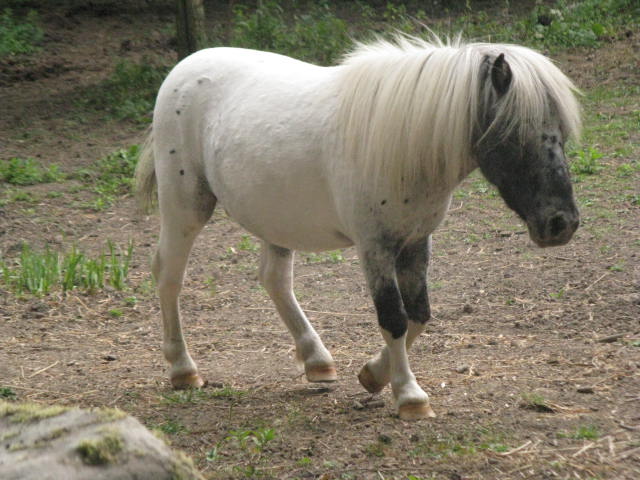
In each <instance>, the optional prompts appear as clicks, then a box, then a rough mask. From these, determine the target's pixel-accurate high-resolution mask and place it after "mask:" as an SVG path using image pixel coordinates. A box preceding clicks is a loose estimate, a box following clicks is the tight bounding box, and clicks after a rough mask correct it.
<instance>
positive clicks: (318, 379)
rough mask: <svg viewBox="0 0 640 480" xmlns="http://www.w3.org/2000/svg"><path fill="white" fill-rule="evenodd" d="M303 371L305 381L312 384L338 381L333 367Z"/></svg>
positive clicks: (323, 366) (325, 366) (320, 367)
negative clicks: (305, 377)
mask: <svg viewBox="0 0 640 480" xmlns="http://www.w3.org/2000/svg"><path fill="white" fill-rule="evenodd" d="M305 370H306V371H305V374H306V375H307V380H308V381H309V382H312V383H326V382H335V381H336V380H338V373H337V372H336V367H334V366H333V365H322V366H317V367H309V368H308V369H305Z"/></svg>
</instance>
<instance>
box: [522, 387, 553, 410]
mask: <svg viewBox="0 0 640 480" xmlns="http://www.w3.org/2000/svg"><path fill="white" fill-rule="evenodd" d="M521 397H522V401H521V402H520V407H521V408H525V409H527V410H535V411H536V412H543V413H553V412H554V411H555V410H554V409H553V408H552V407H551V406H549V404H548V402H547V400H546V399H545V398H544V397H543V396H542V395H540V394H538V393H532V392H525V393H522V394H521Z"/></svg>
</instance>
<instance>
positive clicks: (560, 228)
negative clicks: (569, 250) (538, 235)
mask: <svg viewBox="0 0 640 480" xmlns="http://www.w3.org/2000/svg"><path fill="white" fill-rule="evenodd" d="M566 228H567V221H566V220H565V217H564V215H563V214H561V213H560V214H558V215H556V216H554V217H553V218H552V219H551V220H549V233H550V234H551V236H552V237H557V236H558V235H559V234H560V233H562V232H564V231H565V230H566Z"/></svg>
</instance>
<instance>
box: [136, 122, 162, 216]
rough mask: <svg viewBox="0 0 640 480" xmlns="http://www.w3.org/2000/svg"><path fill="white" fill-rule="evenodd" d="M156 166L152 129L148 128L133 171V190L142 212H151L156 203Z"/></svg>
mask: <svg viewBox="0 0 640 480" xmlns="http://www.w3.org/2000/svg"><path fill="white" fill-rule="evenodd" d="M157 185H158V182H157V179H156V168H155V165H154V161H153V129H152V128H150V129H149V133H147V138H146V139H145V141H144V143H143V144H142V150H141V151H140V156H139V157H138V165H137V166H136V173H135V192H136V199H137V201H138V206H139V208H140V210H141V211H142V212H143V213H150V212H152V211H153V210H154V209H155V207H156V206H157V204H158V196H157V191H156V187H157Z"/></svg>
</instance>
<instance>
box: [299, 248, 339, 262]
mask: <svg viewBox="0 0 640 480" xmlns="http://www.w3.org/2000/svg"><path fill="white" fill-rule="evenodd" d="M305 256H306V259H307V263H342V262H344V256H343V255H342V251H341V250H330V251H328V252H324V253H313V252H310V253H307V254H305Z"/></svg>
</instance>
